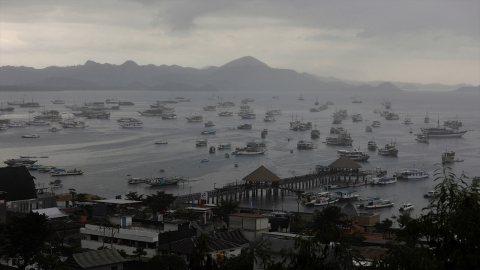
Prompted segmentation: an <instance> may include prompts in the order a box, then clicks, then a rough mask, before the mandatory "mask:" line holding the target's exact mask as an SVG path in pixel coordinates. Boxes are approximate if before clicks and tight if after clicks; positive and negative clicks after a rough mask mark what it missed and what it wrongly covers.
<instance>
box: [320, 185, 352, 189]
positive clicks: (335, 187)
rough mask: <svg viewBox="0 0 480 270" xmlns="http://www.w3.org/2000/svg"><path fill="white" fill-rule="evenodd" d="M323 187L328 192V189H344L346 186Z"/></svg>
mask: <svg viewBox="0 0 480 270" xmlns="http://www.w3.org/2000/svg"><path fill="white" fill-rule="evenodd" d="M323 187H324V188H325V189H327V190H330V189H344V188H346V187H347V186H345V185H325V186H323Z"/></svg>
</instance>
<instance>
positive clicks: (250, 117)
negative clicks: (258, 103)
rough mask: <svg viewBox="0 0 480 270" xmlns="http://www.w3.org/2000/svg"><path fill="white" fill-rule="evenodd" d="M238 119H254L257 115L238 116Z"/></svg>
mask: <svg viewBox="0 0 480 270" xmlns="http://www.w3.org/2000/svg"><path fill="white" fill-rule="evenodd" d="M240 117H242V119H255V118H257V115H256V114H254V113H247V114H240Z"/></svg>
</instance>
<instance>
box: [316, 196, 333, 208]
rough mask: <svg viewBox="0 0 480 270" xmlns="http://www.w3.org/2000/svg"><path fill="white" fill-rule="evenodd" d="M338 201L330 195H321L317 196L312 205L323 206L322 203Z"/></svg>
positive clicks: (327, 203)
mask: <svg viewBox="0 0 480 270" xmlns="http://www.w3.org/2000/svg"><path fill="white" fill-rule="evenodd" d="M336 202H338V199H335V198H331V197H322V198H318V199H317V200H316V201H315V202H314V203H313V205H314V206H324V205H329V204H334V203H336Z"/></svg>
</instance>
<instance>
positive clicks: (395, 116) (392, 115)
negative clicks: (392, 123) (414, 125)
mask: <svg viewBox="0 0 480 270" xmlns="http://www.w3.org/2000/svg"><path fill="white" fill-rule="evenodd" d="M385 119H387V120H399V119H400V116H398V114H395V113H393V112H389V113H388V114H387V115H385Z"/></svg>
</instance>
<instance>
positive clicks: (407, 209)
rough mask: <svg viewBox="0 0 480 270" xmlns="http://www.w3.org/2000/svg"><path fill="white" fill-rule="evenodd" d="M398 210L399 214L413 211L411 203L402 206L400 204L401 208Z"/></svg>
mask: <svg viewBox="0 0 480 270" xmlns="http://www.w3.org/2000/svg"><path fill="white" fill-rule="evenodd" d="M398 210H399V211H400V212H403V211H410V210H413V204H411V203H404V204H402V206H401V207H400V209H398Z"/></svg>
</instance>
